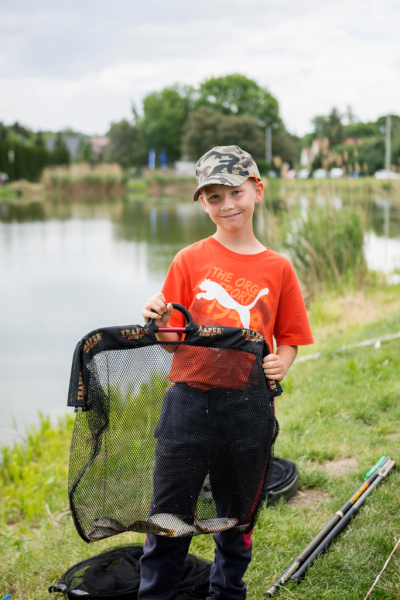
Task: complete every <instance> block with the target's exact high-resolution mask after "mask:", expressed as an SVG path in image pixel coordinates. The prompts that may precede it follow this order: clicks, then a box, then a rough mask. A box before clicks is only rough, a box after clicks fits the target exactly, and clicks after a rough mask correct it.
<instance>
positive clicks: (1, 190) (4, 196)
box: [0, 185, 17, 202]
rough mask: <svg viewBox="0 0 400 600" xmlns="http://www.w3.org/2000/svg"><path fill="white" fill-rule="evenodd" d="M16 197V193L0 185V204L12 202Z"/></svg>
mask: <svg viewBox="0 0 400 600" xmlns="http://www.w3.org/2000/svg"><path fill="white" fill-rule="evenodd" d="M16 195H17V193H16V191H15V190H14V189H13V188H11V187H10V186H8V185H0V202H4V201H5V200H12V199H13V198H15V197H16Z"/></svg>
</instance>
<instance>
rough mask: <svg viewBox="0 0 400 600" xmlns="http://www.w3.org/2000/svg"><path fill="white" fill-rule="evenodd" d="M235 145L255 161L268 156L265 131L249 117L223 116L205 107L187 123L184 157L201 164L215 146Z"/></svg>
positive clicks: (196, 111) (183, 142)
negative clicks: (204, 156) (200, 160)
mask: <svg viewBox="0 0 400 600" xmlns="http://www.w3.org/2000/svg"><path fill="white" fill-rule="evenodd" d="M231 145H236V146H240V147H241V148H243V150H246V151H247V152H249V153H250V154H251V155H252V156H253V157H254V158H255V159H256V160H257V159H258V158H262V157H263V156H264V153H265V142H264V133H263V130H262V129H261V128H260V127H259V125H258V124H257V122H256V121H255V119H254V118H252V117H250V116H246V115H241V116H234V115H223V114H220V113H218V112H215V111H214V110H212V109H210V108H207V107H205V106H203V107H201V108H199V109H197V110H195V111H193V112H191V113H190V114H189V116H188V118H187V121H186V123H185V129H184V135H183V141H182V154H183V155H184V156H185V157H187V158H189V159H190V160H198V159H199V158H200V156H202V155H203V154H204V153H205V152H207V151H208V150H210V148H213V147H214V146H231Z"/></svg>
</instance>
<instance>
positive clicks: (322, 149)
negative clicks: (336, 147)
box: [300, 137, 329, 168]
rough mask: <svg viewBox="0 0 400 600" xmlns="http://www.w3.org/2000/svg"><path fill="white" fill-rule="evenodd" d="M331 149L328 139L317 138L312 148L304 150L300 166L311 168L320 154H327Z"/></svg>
mask: <svg viewBox="0 0 400 600" xmlns="http://www.w3.org/2000/svg"><path fill="white" fill-rule="evenodd" d="M328 149H329V140H328V138H327V137H324V138H315V139H314V140H313V141H312V144H311V148H303V149H302V151H301V154H300V165H301V166H302V167H303V168H310V167H311V164H312V161H313V160H314V158H315V157H316V156H318V154H326V153H327V152H328Z"/></svg>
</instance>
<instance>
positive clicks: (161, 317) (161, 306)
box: [142, 292, 173, 327]
mask: <svg viewBox="0 0 400 600" xmlns="http://www.w3.org/2000/svg"><path fill="white" fill-rule="evenodd" d="M172 311H173V308H172V304H168V305H167V304H165V297H164V294H162V293H161V292H160V293H159V294H155V296H152V297H151V298H149V299H148V300H146V304H145V305H144V307H143V310H142V316H143V318H144V322H145V323H148V322H149V320H150V319H155V323H156V325H157V327H167V326H168V323H169V320H170V318H171V315H172Z"/></svg>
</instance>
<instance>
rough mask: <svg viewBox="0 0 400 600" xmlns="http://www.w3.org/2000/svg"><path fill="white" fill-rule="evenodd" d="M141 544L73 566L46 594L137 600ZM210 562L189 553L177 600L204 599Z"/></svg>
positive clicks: (206, 592) (96, 599)
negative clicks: (60, 593)
mask: <svg viewBox="0 0 400 600" xmlns="http://www.w3.org/2000/svg"><path fill="white" fill-rule="evenodd" d="M142 554H143V547H142V546H140V545H130V546H128V545H126V546H117V547H116V548H112V549H111V550H107V551H105V552H103V553H102V554H99V555H97V556H93V557H92V558H88V559H86V560H83V561H82V562H80V563H78V564H76V565H74V566H73V567H71V568H70V569H68V571H66V572H65V573H64V575H63V576H62V577H61V579H60V582H59V584H58V585H51V586H50V587H49V592H62V593H63V594H66V595H67V596H68V598H70V600H76V599H77V598H80V597H84V598H85V599H87V600H106V599H107V598H110V599H111V598H118V600H136V599H137V595H138V590H139V584H140V566H139V560H140V557H141V556H142ZM210 569H211V563H209V562H208V561H205V560H202V559H200V558H196V557H195V556H192V555H191V554H188V556H187V557H186V560H185V570H184V573H183V577H182V581H181V584H180V586H179V591H178V598H179V600H203V599H204V598H206V597H207V595H208V589H209V575H210Z"/></svg>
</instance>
